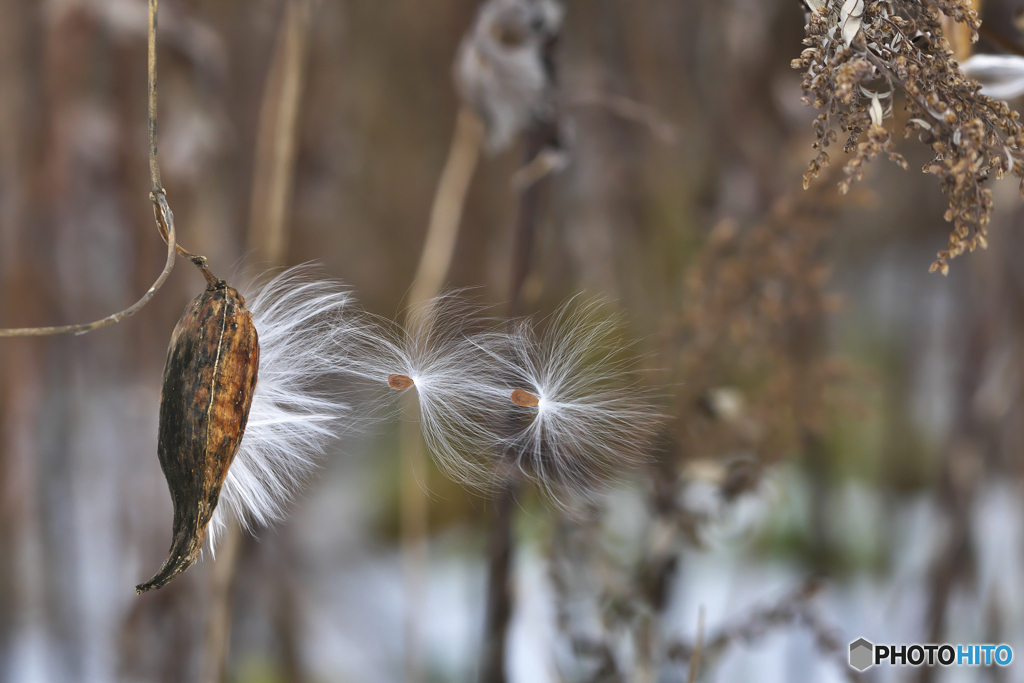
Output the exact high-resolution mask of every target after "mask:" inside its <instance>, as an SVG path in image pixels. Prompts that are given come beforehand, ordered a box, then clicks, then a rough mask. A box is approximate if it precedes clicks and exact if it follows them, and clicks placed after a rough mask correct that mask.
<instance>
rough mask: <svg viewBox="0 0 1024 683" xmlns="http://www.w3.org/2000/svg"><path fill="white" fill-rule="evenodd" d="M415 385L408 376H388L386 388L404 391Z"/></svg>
mask: <svg viewBox="0 0 1024 683" xmlns="http://www.w3.org/2000/svg"><path fill="white" fill-rule="evenodd" d="M414 384H416V382H413V381H412V377H410V376H409V375H388V386H389V387H391V388H392V389H398V390H400V391H401V390H405V389H408V388H409V387H411V386H412V385H414Z"/></svg>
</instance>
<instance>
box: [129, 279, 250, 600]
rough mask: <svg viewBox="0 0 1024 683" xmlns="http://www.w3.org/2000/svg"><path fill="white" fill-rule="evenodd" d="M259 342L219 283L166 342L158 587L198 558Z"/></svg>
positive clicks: (231, 293) (234, 295)
mask: <svg viewBox="0 0 1024 683" xmlns="http://www.w3.org/2000/svg"><path fill="white" fill-rule="evenodd" d="M259 359H260V347H259V340H258V338H257V335H256V328H255V327H254V326H253V323H252V314H251V313H249V311H247V310H246V308H245V299H243V298H242V295H241V294H239V293H238V292H237V291H236V290H234V289H232V288H231V287H228V286H227V285H226V284H224V283H223V282H219V283H218V284H217V285H216V286H213V287H210V288H208V289H207V290H206V291H204V292H203V293H202V294H200V295H199V296H197V297H196V298H195V299H193V300H192V302H191V303H189V305H188V306H187V307H186V308H185V312H184V313H183V314H182V316H181V320H179V321H178V325H177V327H175V328H174V333H173V334H172V335H171V343H170V346H169V348H168V349H167V363H166V365H165V366H164V377H163V388H162V389H161V391H160V431H159V444H158V453H159V457H160V467H161V469H163V472H164V477H165V478H166V479H167V486H168V488H169V489H170V492H171V501H172V503H173V504H174V526H173V533H174V536H173V539H172V541H171V549H170V551H169V553H168V556H167V559H166V560H165V561H164V564H163V566H162V567H161V568H160V571H159V572H157V574H156V575H155V576H154V577H153V578H152V579H150V580H149V581H147V582H146V583H143V584H140V585H138V586H136V587H135V590H136V592H137V593H139V594H141V593H145V592H146V591H149V590H153V589H155V588H160V587H161V586H164V585H166V584H167V582H169V581H170V580H171V579H173V578H174V577H175V576H177V575H178V574H180V573H182V572H183V571H185V570H186V569H188V568H189V567H190V566H191V565H192V563H194V562H195V561H196V559H197V558H198V557H199V552H200V550H202V547H203V541H204V540H205V538H206V527H207V525H208V524H209V523H210V518H211V517H212V516H213V511H214V509H215V508H216V507H217V500H218V498H219V497H220V490H221V487H222V486H223V485H224V479H225V477H227V474H228V468H229V467H230V466H231V462H232V460H234V457H235V453H236V452H237V451H238V447H239V445H240V444H241V442H242V436H243V435H244V433H245V424H246V421H247V420H248V418H249V407H250V406H251V405H252V396H253V391H254V390H255V388H256V376H257V373H258V369H259Z"/></svg>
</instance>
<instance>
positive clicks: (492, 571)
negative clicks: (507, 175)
mask: <svg viewBox="0 0 1024 683" xmlns="http://www.w3.org/2000/svg"><path fill="white" fill-rule="evenodd" d="M524 143H525V144H524V157H525V160H526V163H527V165H528V164H530V163H532V162H533V160H534V159H536V158H537V155H538V154H541V153H542V152H543V151H544V150H545V149H548V148H549V147H550V148H556V149H557V148H558V124H557V121H554V120H552V121H543V120H538V119H535V120H534V122H533V124H532V125H531V126H530V128H529V129H528V130H527V131H526V132H525V135H524ZM549 182H550V175H546V176H544V177H542V178H540V179H538V180H537V182H534V183H532V184H530V185H529V186H527V187H526V188H525V189H523V190H521V191H520V193H519V215H518V217H517V219H516V228H515V234H514V236H513V247H512V267H511V278H510V282H509V297H508V302H509V303H508V315H509V316H510V317H512V316H517V315H522V313H523V310H524V308H525V303H524V301H523V285H524V284H526V278H527V276H528V275H529V274H530V268H531V266H532V264H533V252H534V244H535V242H536V240H537V223H538V220H539V218H540V200H541V196H542V194H543V192H544V190H545V188H546V187H547V186H548V184H549ZM521 488H522V480H521V478H520V475H519V473H518V471H512V472H510V473H509V474H508V479H507V480H506V482H505V483H504V484H503V485H502V488H501V491H500V492H499V493H498V497H497V499H496V500H495V509H494V518H493V520H492V522H491V529H490V540H489V544H488V573H487V612H486V617H485V621H484V638H483V650H482V652H481V659H480V681H481V683H505V680H506V678H505V644H506V640H507V635H508V625H509V622H510V621H511V618H512V562H513V549H514V548H513V544H514V537H513V531H514V529H513V515H514V513H515V508H516V501H517V500H518V497H519V491H520V490H521Z"/></svg>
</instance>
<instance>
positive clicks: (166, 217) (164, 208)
mask: <svg viewBox="0 0 1024 683" xmlns="http://www.w3.org/2000/svg"><path fill="white" fill-rule="evenodd" d="M158 3H159V0H150V2H149V33H148V37H149V40H148V45H149V69H148V72H149V178H150V192H149V197H150V200H151V201H152V202H153V213H154V215H155V216H156V222H157V228H158V229H159V230H160V236H161V237H163V240H164V242H166V243H167V261H166V262H165V263H164V269H163V271H162V272H161V273H160V276H159V277H158V278H157V279H156V282H154V283H153V285H152V286H151V287H150V288H149V289H148V290H146V293H145V294H143V295H142V298H141V299H139V300H138V301H136V302H135V303H134V304H133V305H131V306H129V307H128V308H126V309H124V310H123V311H119V312H117V313H114V314H112V315H108V316H107V317H106V318H102V319H100V320H96V321H94V322H91V323H82V324H79V325H61V326H57V327H22V328H7V329H0V337H44V336H50V335H55V334H75V335H79V334H86V333H87V332H92V331H93V330H98V329H100V328H101V327H106V326H107V325H113V324H114V323H119V322H121V321H122V320H124V319H125V318H129V317H131V316H133V315H135V314H136V313H138V312H139V311H140V310H142V307H143V306H145V305H146V304H148V303H149V300H150V299H152V298H153V296H154V295H155V294H156V293H157V290H159V289H160V288H161V287H162V286H163V284H164V282H166V281H167V278H168V276H170V274H171V270H173V269H174V255H175V253H178V254H180V255H182V256H184V257H185V258H187V259H188V260H190V261H191V262H192V263H193V264H195V266H196V267H197V268H199V270H200V271H202V273H203V276H204V277H205V278H206V280H207V282H209V283H210V284H215V283H216V282H217V278H215V277H214V276H213V274H212V273H211V272H210V269H209V268H208V267H207V265H206V258H205V257H203V256H197V255H195V254H192V253H191V252H189V251H187V250H185V249H184V248H183V247H181V246H180V245H179V244H178V243H177V236H176V234H175V231H174V214H173V213H172V212H171V207H170V206H168V204H167V194H166V192H164V188H163V186H162V185H161V184H160V165H159V163H158V161H157V139H156V114H157V111H156V95H157V91H156V30H157V21H156V17H157V5H158Z"/></svg>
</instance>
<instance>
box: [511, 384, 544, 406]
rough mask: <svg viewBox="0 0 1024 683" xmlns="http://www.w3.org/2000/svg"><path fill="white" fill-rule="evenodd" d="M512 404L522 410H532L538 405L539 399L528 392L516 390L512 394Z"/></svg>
mask: <svg viewBox="0 0 1024 683" xmlns="http://www.w3.org/2000/svg"><path fill="white" fill-rule="evenodd" d="M511 399H512V402H513V403H515V404H516V405H517V406H522V407H523V408H532V407H534V406H536V405H539V404H540V399H539V398H537V397H536V396H534V395H533V394H531V393H530V392H529V391H523V390H522V389H516V390H515V391H513V392H512V396H511Z"/></svg>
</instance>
